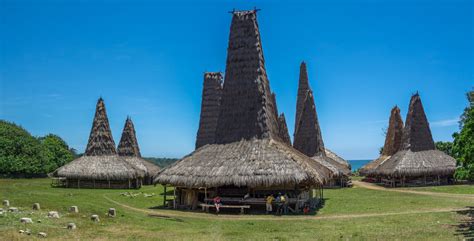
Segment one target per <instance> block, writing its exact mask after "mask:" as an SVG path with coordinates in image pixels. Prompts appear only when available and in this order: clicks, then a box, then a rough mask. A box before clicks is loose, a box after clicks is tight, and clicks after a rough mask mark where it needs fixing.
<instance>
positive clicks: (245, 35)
mask: <svg viewBox="0 0 474 241" xmlns="http://www.w3.org/2000/svg"><path fill="white" fill-rule="evenodd" d="M274 105H275V104H274V102H273V97H272V94H271V90H270V84H269V81H268V78H267V73H266V70H265V59H264V57H263V50H262V43H261V39H260V32H259V29H258V23H257V13H256V11H254V10H252V11H236V12H233V14H232V23H231V26H230V35H229V45H228V48H227V62H226V70H225V80H224V89H223V93H222V99H221V111H220V113H219V121H218V123H217V130H216V143H219V144H225V143H231V142H234V141H240V140H241V139H242V138H244V139H247V140H250V139H252V138H254V137H256V138H266V137H269V138H272V137H275V136H278V126H277V116H276V115H275V109H274V108H275V106H274Z"/></svg>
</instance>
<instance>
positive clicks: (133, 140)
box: [117, 117, 160, 184]
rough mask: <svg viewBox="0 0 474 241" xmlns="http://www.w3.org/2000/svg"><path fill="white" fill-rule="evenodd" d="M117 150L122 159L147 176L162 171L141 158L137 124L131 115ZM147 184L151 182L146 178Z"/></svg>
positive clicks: (126, 122)
mask: <svg viewBox="0 0 474 241" xmlns="http://www.w3.org/2000/svg"><path fill="white" fill-rule="evenodd" d="M117 152H118V155H119V156H120V157H121V159H123V160H124V161H126V162H127V163H128V164H130V165H131V166H133V167H134V168H135V169H137V170H139V171H140V172H143V173H144V175H145V176H148V177H153V176H154V175H156V174H157V173H158V172H159V171H160V168H159V167H158V166H157V165H155V164H153V163H151V162H148V161H146V160H145V159H143V158H141V157H142V155H141V153H140V147H139V146H138V141H137V134H136V132H135V126H134V125H133V121H132V119H131V118H130V117H127V120H126V121H125V126H124V127H123V132H122V137H121V138H120V143H119V146H118V148H117ZM150 179H151V178H150ZM145 184H151V183H147V181H146V180H145Z"/></svg>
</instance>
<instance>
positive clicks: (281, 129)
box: [278, 113, 291, 146]
mask: <svg viewBox="0 0 474 241" xmlns="http://www.w3.org/2000/svg"><path fill="white" fill-rule="evenodd" d="M278 136H279V137H280V140H282V141H283V142H284V143H286V144H288V145H290V146H291V140H290V134H289V133H288V126H287V125H286V119H285V114H284V113H281V114H280V116H278Z"/></svg>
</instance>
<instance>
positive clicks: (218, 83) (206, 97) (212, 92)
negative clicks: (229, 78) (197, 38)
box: [196, 72, 222, 149]
mask: <svg viewBox="0 0 474 241" xmlns="http://www.w3.org/2000/svg"><path fill="white" fill-rule="evenodd" d="M221 97H222V74H221V73H219V72H207V73H204V84H203V89H202V102H201V117H200V119H199V129H198V132H197V138H196V149H197V148H199V147H201V146H204V145H206V144H214V143H215V141H216V128H217V120H218V118H219V110H220V103H221Z"/></svg>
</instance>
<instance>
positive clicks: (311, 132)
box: [293, 90, 326, 157]
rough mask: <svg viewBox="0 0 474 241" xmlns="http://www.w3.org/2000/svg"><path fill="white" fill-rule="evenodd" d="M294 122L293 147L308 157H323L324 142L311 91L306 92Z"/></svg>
mask: <svg viewBox="0 0 474 241" xmlns="http://www.w3.org/2000/svg"><path fill="white" fill-rule="evenodd" d="M296 121H297V125H296V130H295V135H294V139H293V147H294V148H295V149H296V150H298V151H300V152H302V153H303V154H305V155H307V156H310V157H312V156H319V155H323V156H325V155H326V154H325V151H324V142H323V138H322V135H321V128H320V127H319V121H318V115H317V114H316V106H315V105H314V98H313V93H312V92H311V90H308V91H307V92H306V96H305V99H304V102H303V108H302V109H301V113H300V115H299V116H298V119H297V120H296Z"/></svg>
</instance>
